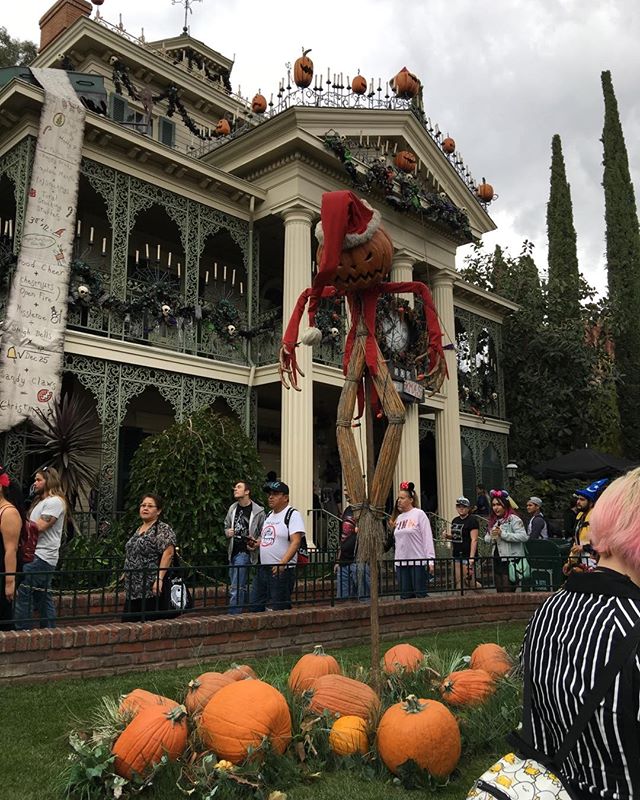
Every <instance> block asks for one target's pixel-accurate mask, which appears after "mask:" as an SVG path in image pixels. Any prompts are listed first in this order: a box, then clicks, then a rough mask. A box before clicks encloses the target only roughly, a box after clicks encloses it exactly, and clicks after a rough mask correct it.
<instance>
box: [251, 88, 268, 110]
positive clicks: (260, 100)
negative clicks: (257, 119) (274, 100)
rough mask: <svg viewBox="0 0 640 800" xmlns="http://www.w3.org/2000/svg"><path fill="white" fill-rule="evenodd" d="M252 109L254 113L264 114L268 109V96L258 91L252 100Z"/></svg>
mask: <svg viewBox="0 0 640 800" xmlns="http://www.w3.org/2000/svg"><path fill="white" fill-rule="evenodd" d="M251 110H252V111H253V113H254V114H264V112H265V111H266V110H267V98H266V97H265V96H264V95H263V94H260V92H258V94H256V95H254V97H253V100H252V101H251Z"/></svg>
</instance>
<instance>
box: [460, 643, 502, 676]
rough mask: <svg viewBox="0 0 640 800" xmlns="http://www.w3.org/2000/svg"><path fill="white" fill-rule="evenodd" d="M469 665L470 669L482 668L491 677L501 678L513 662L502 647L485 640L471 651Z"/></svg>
mask: <svg viewBox="0 0 640 800" xmlns="http://www.w3.org/2000/svg"><path fill="white" fill-rule="evenodd" d="M469 666H470V667H471V669H483V670H485V671H486V672H488V673H489V675H491V676H492V677H493V678H501V677H502V676H503V675H506V674H507V672H509V670H510V669H511V667H512V666H513V664H512V663H511V659H510V658H509V655H508V653H507V651H506V650H505V649H504V647H500V645H499V644H494V643H493V642H487V643H485V644H479V645H478V646H477V647H476V649H475V650H474V651H473V653H471V661H470V662H469Z"/></svg>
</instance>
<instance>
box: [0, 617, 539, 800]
mask: <svg viewBox="0 0 640 800" xmlns="http://www.w3.org/2000/svg"><path fill="white" fill-rule="evenodd" d="M523 632H524V625H523V624H520V623H518V624H508V625H507V624H499V625H490V626H485V627H481V628H473V629H471V630H469V631H468V632H462V633H461V632H456V633H440V634H432V635H429V636H423V637H414V638H411V639H410V640H408V641H411V643H412V644H415V645H416V646H417V647H419V648H421V649H423V650H426V651H429V650H430V649H433V648H434V647H435V648H437V649H438V650H440V651H454V650H459V651H462V652H464V653H467V654H468V653H470V652H471V650H472V649H473V648H474V647H475V646H476V645H477V644H479V643H480V642H486V641H493V642H497V643H499V644H502V645H504V646H505V647H507V648H509V649H511V650H512V651H513V650H516V649H517V648H518V647H519V645H520V643H521V641H522V635H523ZM324 644H325V650H326V651H327V652H330V653H331V654H332V655H335V656H336V657H337V658H338V660H341V661H342V662H343V663H344V664H345V666H346V665H350V666H352V667H353V666H354V665H356V664H363V665H365V666H366V665H367V664H368V662H369V657H370V656H369V649H368V647H362V646H359V647H352V648H347V649H344V650H334V649H332V648H331V645H330V643H329V642H325V643H324ZM390 644H391V643H388V644H387V643H383V644H382V651H383V652H384V650H385V649H386V648H387V646H390ZM300 655H301V654H300ZM298 657H299V656H298V655H291V656H285V657H282V658H281V657H278V658H273V659H268V660H261V661H251V662H250V663H251V665H252V666H253V667H254V669H255V670H256V672H257V673H258V676H259V677H260V678H261V679H263V680H266V681H268V682H273V683H274V684H276V685H278V686H282V685H283V683H284V682H285V681H286V675H287V673H288V671H289V669H290V668H291V666H292V665H293V663H295V661H296V660H297V658H298ZM159 658H161V654H159ZM228 666H229V662H228V661H225V662H222V661H208V662H203V663H202V664H201V665H200V666H199V667H190V668H187V669H178V670H175V669H172V670H162V664H161V663H159V664H158V671H156V672H151V673H131V674H129V675H121V676H117V677H114V678H96V679H84V680H74V681H64V680H62V681H50V682H47V683H44V684H33V685H13V686H3V687H1V688H0V707H1V708H2V728H3V736H2V746H1V747H0V776H1V778H0V780H1V781H2V788H1V789H0V798H2V800H55V798H60V797H62V796H63V794H62V789H61V786H62V780H61V774H62V772H63V771H64V769H65V767H66V765H67V763H68V754H69V746H68V735H69V731H70V730H71V729H73V728H74V727H78V725H79V723H82V722H84V721H86V720H87V718H88V717H89V715H90V714H91V712H92V710H94V709H95V708H96V707H97V706H98V704H99V701H100V698H101V697H102V696H105V695H108V696H111V697H117V696H118V695H119V694H124V693H126V692H128V691H130V690H131V689H134V688H136V687H142V688H145V689H148V690H151V691H156V692H158V693H159V694H163V695H166V696H168V697H172V698H176V699H178V700H181V699H182V697H183V695H184V690H185V687H186V685H187V683H188V681H189V680H191V679H192V678H193V677H195V676H196V675H198V674H200V673H201V672H204V671H208V670H224V669H226V668H227V667H228ZM477 747H478V745H476V747H475V749H476V750H477ZM507 749H508V747H507V745H506V744H504V743H503V742H502V741H498V742H495V741H494V742H493V743H492V744H491V745H490V746H489V747H488V748H487V749H486V751H485V752H481V753H477V754H476V755H474V756H473V757H471V758H469V757H467V758H465V756H464V753H463V758H462V761H461V763H460V765H459V770H458V773H457V774H455V775H454V779H453V780H452V781H451V782H450V784H449V785H448V786H446V787H443V788H438V789H437V790H435V791H434V792H433V794H434V796H436V797H438V798H440V800H460V798H464V797H466V792H467V790H468V788H469V786H470V785H471V783H472V782H473V780H474V778H476V777H477V776H478V775H480V774H481V772H482V771H484V769H486V768H487V767H488V766H489V765H490V764H491V763H492V760H494V756H495V757H498V756H500V755H502V754H503V753H504V752H506V751H507ZM356 773H357V771H354V770H349V769H342V770H339V771H337V772H327V773H326V774H323V775H322V776H321V777H320V778H317V779H315V780H314V781H313V782H311V783H299V784H296V785H294V786H292V787H290V788H289V789H287V797H288V800H307V798H309V800H310V799H311V798H314V800H315V799H316V798H319V800H332V799H333V798H335V799H336V800H338V798H339V800H343V798H345V797H351V798H355V797H357V798H358V800H382V799H383V798H385V800H386V799H387V798H389V797H391V798H398V800H402V798H415V797H417V796H419V795H424V794H425V790H419V791H414V792H412V791H409V790H406V789H404V788H402V787H401V786H399V785H397V784H395V783H393V782H392V780H391V777H390V775H388V773H387V774H383V773H382V772H381V771H379V772H378V774H377V775H376V777H375V779H371V777H369V778H366V777H363V776H361V775H359V774H356ZM166 777H167V780H164V779H160V780H159V781H158V782H157V784H156V785H155V786H154V787H153V789H151V790H148V791H145V792H144V793H143V794H142V796H143V797H153V798H160V800H170V798H178V797H184V796H185V795H183V794H181V793H180V792H179V791H178V790H177V789H176V787H175V784H174V783H173V782H172V781H170V780H168V777H169V776H166ZM273 788H278V787H273ZM427 793H428V794H431V792H430V791H428V792H427ZM196 796H197V795H196ZM247 796H248V797H249V795H247Z"/></svg>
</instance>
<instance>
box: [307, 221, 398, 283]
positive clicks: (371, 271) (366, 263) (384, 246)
mask: <svg viewBox="0 0 640 800" xmlns="http://www.w3.org/2000/svg"><path fill="white" fill-rule="evenodd" d="M321 258H322V245H319V246H318V250H317V255H316V261H317V263H320V261H321ZM392 264H393V244H392V243H391V239H390V238H389V237H388V236H387V233H386V231H385V230H383V229H382V228H378V230H377V231H376V232H375V233H374V234H373V236H372V237H371V239H369V241H368V242H365V243H364V244H359V245H356V247H352V248H350V249H348V250H343V251H342V253H341V255H340V264H339V265H338V269H337V271H336V275H335V278H334V279H333V285H334V286H335V287H336V288H337V289H343V290H345V291H347V292H353V291H359V290H360V289H368V288H369V287H370V286H375V285H376V284H378V283H381V281H383V280H384V279H385V278H386V277H387V275H388V274H389V272H391V266H392Z"/></svg>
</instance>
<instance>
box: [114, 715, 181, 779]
mask: <svg viewBox="0 0 640 800" xmlns="http://www.w3.org/2000/svg"><path fill="white" fill-rule="evenodd" d="M187 734H188V730H187V709H186V708H185V707H184V706H177V705H174V707H173V708H172V709H169V710H167V709H166V708H162V707H160V706H148V707H147V708H144V709H142V711H140V713H139V714H138V715H137V716H136V718H135V719H134V720H133V721H132V722H130V723H129V724H128V725H127V727H126V728H125V729H124V730H123V731H122V733H121V734H120V736H118V738H117V739H116V741H115V744H114V745H113V749H112V750H111V752H112V753H113V754H114V755H115V757H116V758H115V761H114V764H113V768H114V770H115V772H116V773H117V774H118V775H121V776H122V777H123V778H127V779H128V780H131V778H133V775H134V773H136V774H137V775H140V776H142V777H144V776H145V775H146V774H147V773H148V772H150V771H151V769H152V768H153V766H154V765H155V764H158V763H159V762H160V759H161V758H162V756H164V755H166V756H167V758H168V759H169V761H176V760H177V759H178V758H180V756H181V755H182V754H183V753H184V750H185V748H186V746H187Z"/></svg>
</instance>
